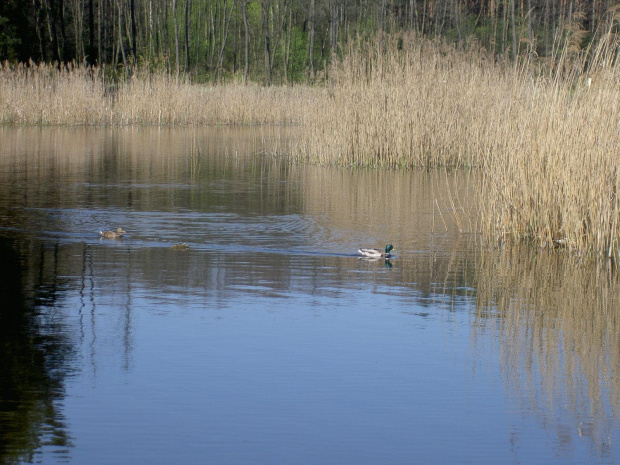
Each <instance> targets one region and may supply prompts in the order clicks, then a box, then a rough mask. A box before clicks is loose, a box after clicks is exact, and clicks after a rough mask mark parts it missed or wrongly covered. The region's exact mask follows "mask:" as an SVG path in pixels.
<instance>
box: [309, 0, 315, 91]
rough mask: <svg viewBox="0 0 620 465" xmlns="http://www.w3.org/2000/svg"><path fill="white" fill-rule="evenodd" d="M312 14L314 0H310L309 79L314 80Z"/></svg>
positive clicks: (313, 13) (313, 12) (313, 11)
mask: <svg viewBox="0 0 620 465" xmlns="http://www.w3.org/2000/svg"><path fill="white" fill-rule="evenodd" d="M314 15H315V0H310V80H311V81H314Z"/></svg>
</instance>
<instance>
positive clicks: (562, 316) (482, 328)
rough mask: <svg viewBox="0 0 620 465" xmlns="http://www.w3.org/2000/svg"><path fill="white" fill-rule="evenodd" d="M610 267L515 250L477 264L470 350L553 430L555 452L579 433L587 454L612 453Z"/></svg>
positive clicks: (618, 336)
mask: <svg viewBox="0 0 620 465" xmlns="http://www.w3.org/2000/svg"><path fill="white" fill-rule="evenodd" d="M608 265H609V263H607V264H605V265H603V266H601V265H597V264H592V263H583V260H582V259H579V258H574V257H563V256H559V257H558V256H555V255H548V254H546V253H541V254H538V255H536V256H534V255H532V254H531V253H528V251H523V250H502V251H501V252H497V253H488V254H485V255H484V256H483V257H482V258H481V259H480V260H479V262H478V263H477V265H476V269H477V270H478V273H477V302H476V312H475V317H476V320H475V324H474V325H473V330H474V338H473V342H474V344H475V345H476V346H477V348H478V349H481V350H482V351H484V352H485V353H488V352H489V351H490V350H492V351H493V353H494V354H495V355H496V357H497V358H498V359H499V362H500V363H501V366H502V374H503V376H504V385H505V386H506V388H507V389H508V390H509V391H510V394H511V395H512V396H514V398H516V399H518V400H519V401H520V402H521V403H522V407H521V408H522V409H524V410H527V411H528V412H531V413H532V414H533V415H535V416H536V417H537V418H538V419H539V420H540V421H542V422H545V423H552V424H554V430H553V431H551V432H550V433H551V434H552V435H553V436H555V438H554V447H555V448H557V453H562V450H563V449H568V448H571V447H574V445H573V443H574V442H575V441H576V436H577V435H578V436H580V437H587V438H589V439H590V440H591V446H592V447H593V449H594V451H595V455H597V456H601V457H609V456H611V457H616V455H617V452H616V451H615V450H614V449H613V448H612V446H613V444H612V442H613V440H614V438H615V437H616V436H617V429H618V418H620V376H619V375H620V322H619V321H618V320H619V317H620V295H619V294H618V290H619V288H618V282H617V276H616V274H615V273H614V272H613V270H612V269H610V268H608ZM490 335H492V336H493V337H491V338H489V336H490ZM489 341H491V343H489ZM479 342H482V344H480V345H478V343H479ZM564 411H565V412H566V413H567V414H568V416H565V415H563V414H562V413H563V412H564ZM515 443H517V446H518V447H527V445H526V444H519V443H520V439H519V438H518V437H515Z"/></svg>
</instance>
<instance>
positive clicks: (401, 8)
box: [0, 0, 620, 85]
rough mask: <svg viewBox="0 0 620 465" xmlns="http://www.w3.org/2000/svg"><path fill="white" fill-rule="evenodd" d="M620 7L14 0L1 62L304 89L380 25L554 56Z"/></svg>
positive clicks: (1, 35)
mask: <svg viewBox="0 0 620 465" xmlns="http://www.w3.org/2000/svg"><path fill="white" fill-rule="evenodd" d="M619 7H620V2H618V1H615V0H305V1H301V0H4V1H3V2H0V62H8V63H17V62H21V63H28V62H30V61H32V62H33V63H37V64H40V63H56V64H57V65H58V66H61V64H67V63H74V64H78V65H96V66H99V67H101V68H104V69H106V72H109V73H111V74H118V75H130V74H131V73H132V72H133V71H134V70H136V69H147V70H150V71H165V72H166V73H169V74H170V75H176V76H177V77H178V76H179V75H184V76H188V77H190V78H191V79H192V81H194V82H214V83H217V82H227V81H230V80H233V79H236V80H237V81H238V82H248V80H250V81H253V82H258V83H261V84H264V85H271V84H293V83H296V82H313V81H315V80H317V79H318V80H320V79H321V78H322V77H323V76H324V72H325V70H326V69H327V68H326V65H327V64H329V63H330V60H331V59H332V57H333V56H334V54H341V53H342V50H343V49H344V48H345V46H346V43H347V42H348V41H351V40H359V39H360V38H361V39H364V38H366V37H368V38H371V37H375V35H376V33H377V32H378V31H385V32H392V33H401V32H411V31H414V32H416V33H417V34H418V35H419V36H424V37H427V38H436V37H441V38H442V39H443V40H447V41H450V42H453V43H454V44H456V45H457V46H464V45H466V44H467V45H471V44H472V43H477V44H480V46H481V47H483V48H484V49H485V50H487V51H488V52H490V53H492V54H494V55H495V56H496V57H498V58H501V59H504V58H506V59H511V60H514V59H515V58H516V57H517V56H520V55H528V56H535V57H539V58H553V57H554V56H557V55H558V53H559V51H560V50H562V49H565V48H566V46H567V45H568V46H570V47H573V48H576V49H585V48H587V47H588V45H590V44H592V43H593V42H595V41H596V40H597V38H599V37H600V36H601V35H602V34H603V33H604V32H609V31H610V29H613V28H615V27H616V26H615V23H614V21H616V12H617V11H618V8H619ZM569 42H570V43H569Z"/></svg>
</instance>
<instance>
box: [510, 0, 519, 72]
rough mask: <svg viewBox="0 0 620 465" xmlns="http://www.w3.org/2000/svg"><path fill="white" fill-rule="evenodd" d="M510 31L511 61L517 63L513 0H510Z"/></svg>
mask: <svg viewBox="0 0 620 465" xmlns="http://www.w3.org/2000/svg"><path fill="white" fill-rule="evenodd" d="M510 29H512V61H513V62H515V63H516V61H517V53H518V52H519V50H517V28H516V26H515V0H510Z"/></svg>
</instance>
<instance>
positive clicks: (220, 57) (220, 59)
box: [213, 0, 236, 82]
mask: <svg viewBox="0 0 620 465" xmlns="http://www.w3.org/2000/svg"><path fill="white" fill-rule="evenodd" d="M235 1H236V0H233V2H232V5H230V12H229V13H228V17H227V16H226V4H224V9H223V11H224V21H225V25H224V35H223V37H222V46H221V47H220V53H219V55H218V58H217V67H216V68H215V75H214V77H213V81H214V82H217V78H218V75H219V71H220V69H221V68H222V66H223V63H224V50H225V49H226V42H227V39H228V28H229V26H230V20H231V19H232V16H233V9H234V8H235Z"/></svg>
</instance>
